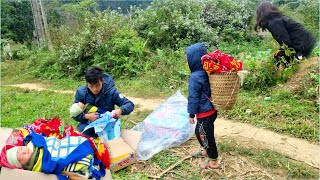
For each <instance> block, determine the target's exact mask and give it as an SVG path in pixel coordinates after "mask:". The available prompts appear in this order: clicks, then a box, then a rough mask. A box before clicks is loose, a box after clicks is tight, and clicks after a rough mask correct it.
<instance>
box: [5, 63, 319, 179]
mask: <svg viewBox="0 0 320 180" xmlns="http://www.w3.org/2000/svg"><path fill="white" fill-rule="evenodd" d="M1 68H2V70H3V71H2V74H1V76H2V85H3V84H13V83H25V82H38V83H41V84H44V85H45V86H46V87H47V88H49V89H52V90H53V89H61V90H72V89H73V90H75V89H76V88H77V87H78V86H80V85H82V84H83V83H84V82H77V81H74V82H73V81H71V80H66V79H61V80H36V79H33V78H32V77H28V76H24V75H23V73H22V72H23V71H21V70H19V68H20V67H18V66H17V65H12V64H6V65H5V66H2V67H1ZM10 68H16V71H14V72H13V71H10ZM19 72H21V74H17V73H19ZM10 77H11V78H10ZM19 77H21V78H19ZM150 84H151V83H150V82H144V81H142V80H135V81H132V82H131V81H129V80H116V85H117V87H120V88H118V89H120V91H123V92H124V93H126V94H128V95H130V96H131V95H135V96H137V97H148V98H159V97H161V98H164V97H168V96H169V95H170V94H172V93H171V92H170V91H174V92H175V91H176V89H172V90H170V91H163V92H161V91H160V90H158V89H156V88H154V89H152V87H151V86H150ZM132 86H134V87H133V88H130V87H132ZM136 86H137V87H136ZM143 87H145V89H144V88H143ZM151 89H152V90H153V91H152V92H149V91H150V90H151ZM139 90H141V91H139ZM182 91H183V93H184V94H185V95H186V92H185V89H183V90H182ZM268 96H271V101H264V100H263V97H262V98H261V97H259V94H256V93H252V92H244V91H242V92H241V93H240V97H239V99H238V103H237V105H236V107H235V108H234V109H233V110H231V111H221V114H222V116H225V117H229V118H232V119H235V120H239V121H245V122H249V123H251V124H255V125H257V126H263V127H267V128H269V129H272V130H275V131H279V132H281V133H286V134H291V135H294V136H301V137H302V136H303V138H306V139H309V140H315V139H316V137H317V135H318V133H319V132H318V129H317V124H318V118H317V117H318V116H317V115H318V109H317V105H316V104H313V103H311V102H309V101H303V100H301V99H299V98H298V97H295V96H293V95H291V94H290V93H288V92H286V91H279V92H277V93H274V94H272V95H268ZM73 98H74V95H73V94H62V93H54V92H52V91H40V92H39V91H31V90H25V89H20V88H14V87H7V86H1V126H4V127H11V128H15V127H22V126H23V125H25V124H28V123H32V122H33V121H34V120H35V119H38V118H41V117H45V118H52V117H54V116H58V117H60V118H61V119H62V120H63V122H64V125H73V126H76V125H77V122H76V121H74V120H73V119H72V118H70V117H69V107H70V104H71V103H72V102H73ZM246 109H252V111H253V112H252V113H251V114H247V113H245V111H246ZM150 113H151V111H142V112H140V111H134V112H133V113H132V114H130V115H129V116H122V118H121V119H122V127H123V128H125V129H130V128H132V127H133V126H134V125H135V124H136V123H139V122H141V121H142V120H143V119H145V118H146V117H147V116H148V115H149V114H150ZM187 143H188V142H187ZM218 144H219V145H218V146H219V153H220V154H223V153H232V154H238V155H241V156H245V157H247V158H249V159H251V160H253V161H255V162H256V163H257V164H258V165H259V166H261V167H263V168H265V169H271V171H275V172H276V171H282V172H284V173H285V174H286V175H287V178H290V179H318V178H319V175H318V173H317V172H316V171H315V170H314V169H313V168H310V167H307V166H305V165H303V164H301V163H298V162H294V161H291V160H289V159H288V158H287V157H285V156H283V155H280V154H278V153H276V152H273V151H269V150H261V149H253V148H246V147H241V146H238V145H237V144H236V143H235V142H232V141H222V142H219V143H218ZM193 145H194V146H197V145H198V144H197V143H194V144H193ZM180 148H181V147H180ZM174 149H175V150H176V151H181V149H179V147H178V148H174ZM181 158H182V157H180V156H179V155H177V154H175V153H173V152H172V151H171V149H170V150H164V151H161V152H160V153H158V154H156V155H155V156H154V157H152V158H151V159H150V160H148V161H146V163H147V164H149V165H153V166H157V167H159V168H161V169H162V170H165V169H167V168H168V167H170V166H171V165H172V164H174V163H176V162H177V161H178V160H180V159H181ZM191 163H194V162H191ZM190 167H191V164H190V161H184V162H183V163H181V164H180V165H178V166H177V167H176V168H175V169H174V170H173V171H172V173H170V178H171V176H173V177H174V179H185V177H188V179H201V178H202V177H203V174H201V171H199V169H196V168H190ZM130 168H131V166H129V167H127V168H125V169H123V170H120V171H118V172H116V173H112V176H113V178H114V179H147V175H148V174H146V173H144V172H132V171H131V169H130ZM168 176H169V175H165V176H164V179H165V178H166V177H167V178H169V177H168ZM217 178H223V177H217ZM257 178H258V177H257Z"/></svg>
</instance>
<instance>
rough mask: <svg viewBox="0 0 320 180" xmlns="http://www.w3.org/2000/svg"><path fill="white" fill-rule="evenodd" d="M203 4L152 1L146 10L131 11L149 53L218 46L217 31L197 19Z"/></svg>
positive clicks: (163, 0)
mask: <svg viewBox="0 0 320 180" xmlns="http://www.w3.org/2000/svg"><path fill="white" fill-rule="evenodd" d="M202 10H203V7H202V3H201V2H200V1H196V0H186V1H180V0H155V1H153V2H152V4H151V6H150V7H149V8H147V9H146V10H137V9H133V11H132V17H133V21H134V27H135V29H136V30H137V32H139V35H140V36H141V37H144V38H147V39H148V46H149V47H151V48H152V49H154V50H155V49H157V48H161V47H170V48H175V49H178V48H179V47H186V46H187V45H190V44H193V43H195V42H206V43H207V44H209V45H214V44H217V42H218V39H219V38H218V36H217V30H215V29H213V28H211V27H209V26H208V25H207V24H206V23H205V21H204V19H203V18H202V17H201V16H200V15H201V12H202Z"/></svg>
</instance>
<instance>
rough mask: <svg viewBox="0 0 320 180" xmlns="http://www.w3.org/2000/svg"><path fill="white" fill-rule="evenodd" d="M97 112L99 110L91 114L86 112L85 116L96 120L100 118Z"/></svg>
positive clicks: (92, 120) (90, 119)
mask: <svg viewBox="0 0 320 180" xmlns="http://www.w3.org/2000/svg"><path fill="white" fill-rule="evenodd" d="M97 114H98V113H97V112H93V113H90V114H85V115H84V118H85V119H88V120H89V121H91V122H94V121H96V120H97V119H98V117H97Z"/></svg>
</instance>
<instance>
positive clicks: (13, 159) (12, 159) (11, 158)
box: [6, 146, 22, 167]
mask: <svg viewBox="0 0 320 180" xmlns="http://www.w3.org/2000/svg"><path fill="white" fill-rule="evenodd" d="M17 151H18V147H17V146H16V147H13V148H11V149H8V150H7V152H6V156H7V160H8V163H9V164H10V165H11V166H16V167H22V165H21V164H20V163H19V161H18V159H17Z"/></svg>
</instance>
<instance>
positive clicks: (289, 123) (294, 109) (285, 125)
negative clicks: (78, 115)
mask: <svg viewBox="0 0 320 180" xmlns="http://www.w3.org/2000/svg"><path fill="white" fill-rule="evenodd" d="M25 68H26V66H25V63H24V62H23V61H16V62H11V63H4V62H2V63H1V83H2V85H6V84H18V83H25V82H34V83H41V84H42V85H44V86H45V88H48V89H51V90H71V91H75V90H76V89H77V88H78V87H79V86H81V85H83V84H84V83H85V81H76V80H72V79H52V80H49V79H35V78H33V77H32V76H31V75H30V74H29V73H28V70H26V69H25ZM153 78H156V76H152V77H151V76H150V77H143V76H142V77H140V78H133V79H115V83H116V87H117V89H118V90H119V91H120V92H122V93H124V94H126V96H133V97H141V98H148V99H152V98H160V99H161V98H162V99H166V98H168V97H170V96H171V95H172V94H174V93H175V92H176V91H177V90H178V89H181V91H182V93H183V95H184V96H187V84H186V83H182V84H181V85H180V86H173V87H162V88H159V87H158V86H156V85H155V82H157V79H154V81H155V82H153ZM180 83H181V82H180ZM5 93H6V92H5ZM5 93H4V94H3V95H2V96H3V97H4V96H5ZM30 93H34V92H30ZM20 94H21V93H20ZM27 96H29V95H26V97H27ZM50 96H51V95H50ZM52 96H68V97H69V100H68V101H67V102H66V101H64V103H65V106H64V108H66V109H65V112H63V113H62V112H61V111H60V112H58V113H57V115H59V114H62V117H63V118H68V117H66V116H67V112H68V106H69V105H70V104H71V102H72V101H73V95H56V94H54V93H53V94H52ZM265 96H270V97H271V101H265V100H264V99H263V98H264V97H265ZM8 98H9V97H8ZM61 99H62V100H65V98H63V97H62V98H61ZM3 101H4V100H2V102H3ZM9 101H10V99H8V103H10V102H9ZM37 101H40V102H41V101H42V100H41V99H39V100H37ZM62 102H63V101H62ZM4 103H5V102H3V103H2V105H3V106H4V107H5V104H4ZM56 103H58V102H56ZM19 104H20V103H19ZM37 104H38V103H34V106H36V107H37ZM61 104H63V103H61ZM247 109H251V110H252V113H250V114H248V113H246V110H247ZM3 110H5V109H3ZM318 113H319V108H318V104H317V103H316V102H314V101H308V100H305V99H304V98H303V97H301V96H298V95H294V94H292V93H291V92H289V91H287V90H277V91H274V92H273V91H270V92H267V93H266V92H264V93H261V92H252V91H240V94H239V98H238V101H237V104H236V105H235V107H234V108H233V109H232V110H229V111H220V117H225V118H229V119H232V120H235V121H242V122H247V123H250V124H253V125H255V126H258V127H265V128H268V129H270V130H273V131H276V132H279V133H284V134H289V135H291V136H294V137H298V138H303V139H307V140H310V141H317V140H318V137H319V129H318V124H319V116H318ZM49 115H50V114H49ZM7 117H8V115H5V114H2V119H3V120H4V121H5V119H4V118H7Z"/></svg>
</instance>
